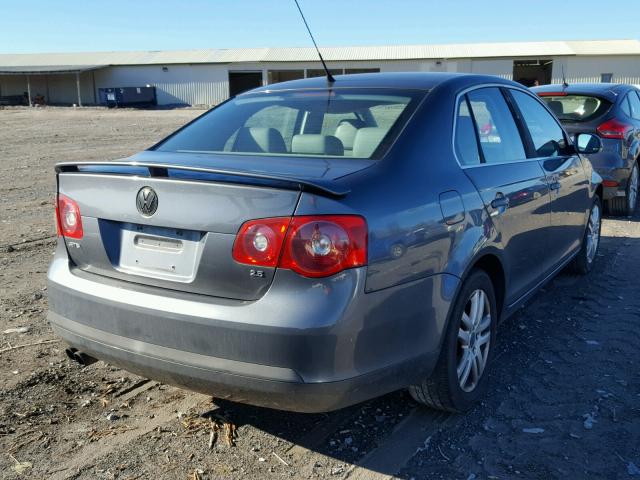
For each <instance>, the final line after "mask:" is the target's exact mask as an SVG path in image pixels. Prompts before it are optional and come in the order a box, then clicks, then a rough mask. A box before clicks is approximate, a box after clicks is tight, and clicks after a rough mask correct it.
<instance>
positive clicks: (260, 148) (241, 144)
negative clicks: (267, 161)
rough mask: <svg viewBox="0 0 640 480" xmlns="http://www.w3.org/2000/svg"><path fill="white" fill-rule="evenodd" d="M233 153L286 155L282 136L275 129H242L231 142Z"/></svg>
mask: <svg viewBox="0 0 640 480" xmlns="http://www.w3.org/2000/svg"><path fill="white" fill-rule="evenodd" d="M232 151H234V152H251V153H287V147H286V145H285V143H284V139H283V138H282V134H281V133H280V132H279V131H278V130H276V129H275V128H266V127H242V128H241V129H240V130H238V134H237V136H236V139H235V141H234V142H233V149H232Z"/></svg>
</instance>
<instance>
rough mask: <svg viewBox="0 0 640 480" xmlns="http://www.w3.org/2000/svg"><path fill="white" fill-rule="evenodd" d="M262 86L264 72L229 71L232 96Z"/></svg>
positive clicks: (230, 93)
mask: <svg viewBox="0 0 640 480" xmlns="http://www.w3.org/2000/svg"><path fill="white" fill-rule="evenodd" d="M261 86H262V72H229V95H230V96H231V97H233V96H235V95H238V94H239V93H242V92H246V91H247V90H251V89H252V88H257V87H261Z"/></svg>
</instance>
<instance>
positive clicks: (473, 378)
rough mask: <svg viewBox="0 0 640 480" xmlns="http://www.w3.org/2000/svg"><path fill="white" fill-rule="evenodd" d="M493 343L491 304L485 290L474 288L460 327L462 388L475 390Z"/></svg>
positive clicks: (468, 390) (458, 356) (460, 380)
mask: <svg viewBox="0 0 640 480" xmlns="http://www.w3.org/2000/svg"><path fill="white" fill-rule="evenodd" d="M490 345H491V306H490V303H489V297H488V296H487V294H486V293H485V292H484V291H483V290H480V289H478V290H474V291H473V293H471V295H470V296H469V299H468V300H467V303H466V305H465V307H464V310H463V312H462V321H461V322H460V328H459V329H458V348H457V372H458V382H459V385H460V388H461V389H462V390H463V391H465V392H471V391H473V390H474V389H475V388H476V387H477V386H478V383H479V382H480V378H481V377H482V374H483V372H484V370H485V367H486V365H487V359H488V357H489V348H490Z"/></svg>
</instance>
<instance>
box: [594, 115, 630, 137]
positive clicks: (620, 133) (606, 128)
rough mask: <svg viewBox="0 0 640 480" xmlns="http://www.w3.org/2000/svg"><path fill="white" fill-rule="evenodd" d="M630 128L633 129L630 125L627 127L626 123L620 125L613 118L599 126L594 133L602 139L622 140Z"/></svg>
mask: <svg viewBox="0 0 640 480" xmlns="http://www.w3.org/2000/svg"><path fill="white" fill-rule="evenodd" d="M632 128H633V127H632V126H631V125H627V124H626V123H622V122H620V121H618V120H616V119H615V118H612V119H611V120H608V121H606V122H604V123H603V124H602V125H600V126H599V127H598V128H597V129H596V131H597V132H598V135H600V136H601V137H602V138H617V139H624V138H625V137H626V136H627V132H629V130H631V129H632Z"/></svg>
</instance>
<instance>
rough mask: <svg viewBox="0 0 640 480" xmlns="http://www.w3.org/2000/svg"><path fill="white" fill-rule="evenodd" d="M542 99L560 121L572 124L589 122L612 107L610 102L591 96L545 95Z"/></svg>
mask: <svg viewBox="0 0 640 480" xmlns="http://www.w3.org/2000/svg"><path fill="white" fill-rule="evenodd" d="M542 99H543V100H544V101H545V102H546V104H547V106H548V107H549V109H550V110H551V111H552V112H553V113H554V114H555V115H556V117H558V119H559V120H561V121H570V122H588V121H589V120H592V119H594V118H597V117H599V116H600V115H602V114H604V113H605V112H606V111H607V110H609V107H610V106H611V103H610V102H609V101H608V100H605V99H604V98H600V97H594V96H589V95H563V96H560V95H558V96H554V95H552V96H546V95H545V96H543V97H542Z"/></svg>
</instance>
